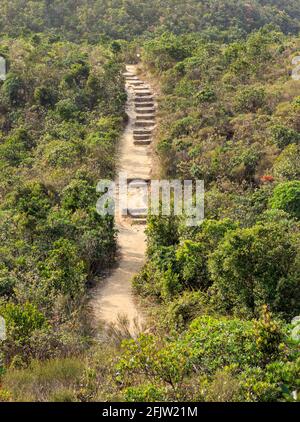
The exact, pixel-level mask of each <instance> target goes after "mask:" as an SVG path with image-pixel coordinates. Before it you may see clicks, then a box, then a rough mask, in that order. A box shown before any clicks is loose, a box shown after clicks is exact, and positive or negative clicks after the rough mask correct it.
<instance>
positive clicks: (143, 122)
mask: <svg viewBox="0 0 300 422" xmlns="http://www.w3.org/2000/svg"><path fill="white" fill-rule="evenodd" d="M135 126H136V127H151V126H155V121H154V120H153V121H150V120H138V121H136V122H135Z"/></svg>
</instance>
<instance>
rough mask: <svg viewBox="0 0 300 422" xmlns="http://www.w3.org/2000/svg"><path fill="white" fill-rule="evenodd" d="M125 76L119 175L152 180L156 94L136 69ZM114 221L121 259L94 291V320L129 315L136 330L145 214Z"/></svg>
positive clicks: (110, 321) (139, 319)
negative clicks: (136, 295) (125, 120)
mask: <svg viewBox="0 0 300 422" xmlns="http://www.w3.org/2000/svg"><path fill="white" fill-rule="evenodd" d="M125 77H126V90H127V93H128V101H127V106H126V112H127V114H128V117H129V121H128V124H127V127H126V129H125V131H124V133H123V136H122V138H121V140H120V145H119V152H118V157H119V158H118V160H119V164H118V172H119V173H120V172H122V173H126V174H127V177H128V179H141V180H149V179H150V176H151V141H152V131H153V129H154V127H155V103H154V97H153V92H152V91H151V88H150V87H149V86H148V85H147V84H146V83H144V82H143V81H141V80H140V79H139V78H138V77H137V76H136V67H135V66H127V69H126V73H125ZM116 183H117V184H118V179H117V180H116ZM130 191H131V190H130ZM134 201H135V200H134V195H133V203H134ZM130 203H131V204H132V200H131V202H130ZM115 218H116V225H117V229H118V232H119V233H118V248H119V257H118V259H117V266H116V268H115V269H114V270H113V271H112V272H111V274H110V275H109V276H108V277H107V278H106V280H104V282H103V283H101V284H99V285H98V286H96V287H95V288H94V289H93V290H92V291H91V306H92V311H93V319H94V323H95V324H96V325H99V324H100V323H101V324H102V325H103V323H104V324H109V325H111V324H114V323H117V322H118V319H119V318H120V316H122V317H124V316H126V318H127V319H128V321H129V324H130V328H131V329H133V327H134V326H135V325H136V322H138V323H141V322H142V319H143V318H142V314H141V312H140V310H139V309H138V307H137V305H136V303H135V300H134V296H133V291H132V286H131V280H132V278H133V277H134V275H136V274H137V273H138V272H139V271H140V269H141V267H142V265H143V263H144V259H145V252H146V236H145V233H144V230H145V223H146V220H145V213H142V212H139V213H137V214H136V213H134V212H133V213H132V214H129V216H127V217H124V216H121V215H120V214H119V212H118V210H116V215H115Z"/></svg>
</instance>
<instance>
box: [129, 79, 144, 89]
mask: <svg viewBox="0 0 300 422" xmlns="http://www.w3.org/2000/svg"><path fill="white" fill-rule="evenodd" d="M130 85H132V86H133V87H138V86H142V85H143V86H144V82H142V81H136V80H134V81H132V82H130Z"/></svg>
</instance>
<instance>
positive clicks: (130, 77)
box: [125, 75, 139, 82]
mask: <svg viewBox="0 0 300 422" xmlns="http://www.w3.org/2000/svg"><path fill="white" fill-rule="evenodd" d="M125 79H126V81H128V82H130V81H139V78H138V77H137V76H134V75H133V76H125Z"/></svg>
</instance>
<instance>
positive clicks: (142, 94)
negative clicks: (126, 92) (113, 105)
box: [135, 91, 152, 100]
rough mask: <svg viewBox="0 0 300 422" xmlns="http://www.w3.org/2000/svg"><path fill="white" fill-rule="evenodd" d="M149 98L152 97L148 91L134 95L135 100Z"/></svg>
mask: <svg viewBox="0 0 300 422" xmlns="http://www.w3.org/2000/svg"><path fill="white" fill-rule="evenodd" d="M151 96H152V93H151V92H150V91H140V92H136V93H135V100H136V99H137V98H140V97H151ZM151 99H152V97H151Z"/></svg>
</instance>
